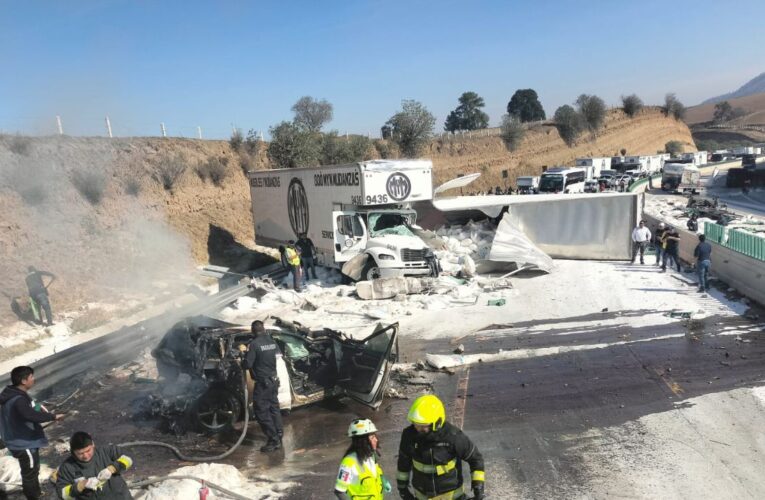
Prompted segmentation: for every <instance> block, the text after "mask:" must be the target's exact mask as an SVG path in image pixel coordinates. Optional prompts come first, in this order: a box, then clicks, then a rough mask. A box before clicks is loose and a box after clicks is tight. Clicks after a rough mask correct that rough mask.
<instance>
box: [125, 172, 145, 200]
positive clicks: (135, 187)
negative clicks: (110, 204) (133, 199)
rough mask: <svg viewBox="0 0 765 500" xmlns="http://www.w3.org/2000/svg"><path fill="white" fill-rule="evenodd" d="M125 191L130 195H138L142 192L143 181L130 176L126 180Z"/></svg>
mask: <svg viewBox="0 0 765 500" xmlns="http://www.w3.org/2000/svg"><path fill="white" fill-rule="evenodd" d="M124 187H125V193H127V194H129V195H130V196H138V193H140V192H141V182H140V181H139V180H138V179H136V178H135V177H130V178H128V179H127V180H126V181H125V186H124Z"/></svg>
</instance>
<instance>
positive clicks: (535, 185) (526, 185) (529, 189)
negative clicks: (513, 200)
mask: <svg viewBox="0 0 765 500" xmlns="http://www.w3.org/2000/svg"><path fill="white" fill-rule="evenodd" d="M516 185H517V187H518V194H536V193H537V192H539V176H538V175H524V176H521V177H518V179H517V180H516Z"/></svg>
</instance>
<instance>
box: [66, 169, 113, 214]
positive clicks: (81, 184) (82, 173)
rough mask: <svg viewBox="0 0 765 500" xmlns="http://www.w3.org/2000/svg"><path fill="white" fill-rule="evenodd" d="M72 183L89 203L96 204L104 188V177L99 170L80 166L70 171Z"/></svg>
mask: <svg viewBox="0 0 765 500" xmlns="http://www.w3.org/2000/svg"><path fill="white" fill-rule="evenodd" d="M71 182H72V185H73V186H74V187H75V189H77V192H79V193H80V195H82V197H83V198H85V199H86V200H88V201H89V202H90V204H91V205H98V204H99V203H101V200H102V199H103V197H104V191H105V190H106V177H105V176H104V174H103V172H101V171H100V170H93V169H92V168H82V169H80V170H75V171H74V172H72V177H71Z"/></svg>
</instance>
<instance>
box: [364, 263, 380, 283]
mask: <svg viewBox="0 0 765 500" xmlns="http://www.w3.org/2000/svg"><path fill="white" fill-rule="evenodd" d="M380 276H381V275H380V267H379V266H378V265H377V262H375V260H374V259H373V258H372V257H369V260H367V263H366V264H365V265H364V269H362V271H361V280H362V281H364V280H366V281H372V280H375V279H377V278H379V277H380Z"/></svg>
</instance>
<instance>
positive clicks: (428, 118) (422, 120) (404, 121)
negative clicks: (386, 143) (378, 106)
mask: <svg viewBox="0 0 765 500" xmlns="http://www.w3.org/2000/svg"><path fill="white" fill-rule="evenodd" d="M435 124H436V118H435V117H434V116H433V115H432V114H431V112H430V111H428V108H426V107H425V106H423V105H422V103H420V102H417V101H414V100H404V101H402V102H401V111H399V112H398V113H396V114H395V115H393V116H392V117H391V118H390V119H389V120H388V121H387V122H386V123H385V126H389V127H390V128H391V129H392V134H393V136H392V137H393V142H395V143H396V144H397V145H398V147H399V149H401V154H402V155H403V157H404V158H414V157H416V156H417V155H418V154H419V153H420V151H421V150H422V148H423V147H424V146H425V145H426V144H427V143H428V141H429V140H430V137H431V134H432V133H433V126H434V125H435Z"/></svg>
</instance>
